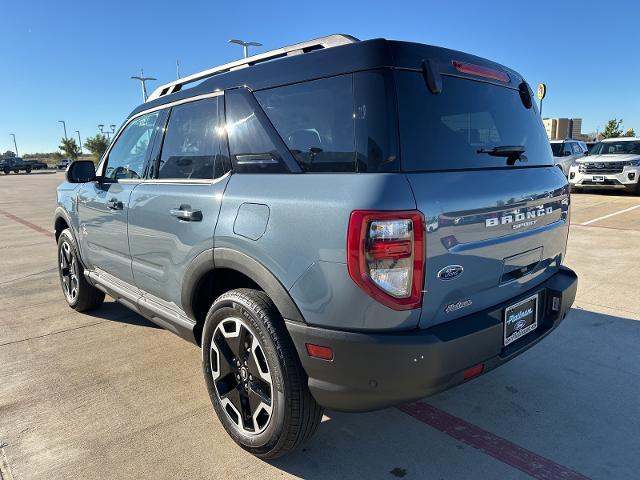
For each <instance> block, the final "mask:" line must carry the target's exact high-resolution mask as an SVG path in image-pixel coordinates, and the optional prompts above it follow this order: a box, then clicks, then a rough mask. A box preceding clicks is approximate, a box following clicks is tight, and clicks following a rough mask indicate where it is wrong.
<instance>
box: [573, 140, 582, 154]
mask: <svg viewBox="0 0 640 480" xmlns="http://www.w3.org/2000/svg"><path fill="white" fill-rule="evenodd" d="M571 149H572V150H573V153H574V154H575V155H580V154H581V153H582V149H581V148H580V145H578V144H577V143H572V144H571Z"/></svg>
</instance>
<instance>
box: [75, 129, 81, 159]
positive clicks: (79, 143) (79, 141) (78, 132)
mask: <svg viewBox="0 0 640 480" xmlns="http://www.w3.org/2000/svg"><path fill="white" fill-rule="evenodd" d="M76 133H77V134H78V145H79V146H80V155H82V140H80V130H76Z"/></svg>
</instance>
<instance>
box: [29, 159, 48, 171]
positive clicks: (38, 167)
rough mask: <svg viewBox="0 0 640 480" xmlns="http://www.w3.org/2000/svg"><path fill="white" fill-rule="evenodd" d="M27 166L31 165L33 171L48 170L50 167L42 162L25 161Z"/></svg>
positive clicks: (35, 160)
mask: <svg viewBox="0 0 640 480" xmlns="http://www.w3.org/2000/svg"><path fill="white" fill-rule="evenodd" d="M23 163H24V164H25V165H31V169H32V170H46V169H47V168H49V166H48V165H47V164H46V163H45V162H43V161H42V160H37V159H34V160H23Z"/></svg>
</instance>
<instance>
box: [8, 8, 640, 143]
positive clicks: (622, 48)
mask: <svg viewBox="0 0 640 480" xmlns="http://www.w3.org/2000/svg"><path fill="white" fill-rule="evenodd" d="M614 4H615V7H614ZM609 6H610V8H609ZM0 12H2V18H3V20H4V21H3V28H2V39H1V40H0V65H1V66H2V69H1V70H0V72H1V74H0V112H1V113H0V151H4V150H7V149H9V148H10V149H13V140H12V139H11V137H10V136H9V133H10V132H11V133H15V134H16V137H17V140H18V148H19V150H20V153H21V154H23V153H29V152H35V151H54V150H56V148H57V145H58V144H59V141H60V138H61V137H62V125H61V124H60V123H58V120H65V121H66V123H67V130H68V133H69V135H72V134H73V135H75V133H74V131H75V130H80V132H81V134H82V137H83V139H84V138H85V137H87V136H92V135H94V134H95V133H96V132H97V125H98V124H99V123H104V124H107V125H108V124H111V123H115V124H117V125H120V123H121V122H122V121H123V120H124V118H125V117H126V116H127V115H128V113H129V112H130V111H131V110H132V109H133V108H134V107H135V106H137V105H138V104H139V103H140V102H141V93H140V85H139V84H138V83H137V82H134V81H133V80H130V79H129V77H130V76H131V75H136V74H137V73H138V72H139V70H140V67H144V69H145V73H146V74H148V75H150V76H154V77H157V78H158V82H152V83H151V84H150V87H151V88H150V90H153V88H154V87H155V86H157V85H159V84H161V83H163V82H167V81H171V80H174V79H175V62H176V59H179V60H180V65H181V72H182V74H183V75H186V74H189V73H193V72H196V71H199V70H202V69H205V68H208V67H211V66H213V65H217V64H221V63H224V62H227V61H230V60H233V59H236V58H238V57H239V56H241V49H240V47H237V46H234V45H228V44H227V40H228V39H230V38H234V37H236V38H244V39H249V40H257V41H260V42H262V43H263V44H264V47H262V48H261V49H258V50H255V51H256V52H258V51H263V50H265V49H270V48H276V47H279V46H282V45H285V44H290V43H295V42H298V41H301V40H305V39H309V38H313V37H318V36H323V35H326V34H329V33H335V32H343V33H350V34H352V35H355V36H357V37H359V38H361V39H368V38H376V37H385V38H393V39H400V40H411V41H417V42H422V43H429V44H433V45H441V46H446V47H449V48H453V49H458V50H462V51H466V52H470V53H473V54H476V55H480V56H483V57H487V58H489V59H492V60H495V61H497V62H500V63H503V64H505V65H508V66H509V67H512V68H514V69H516V70H518V71H519V72H520V73H522V74H523V75H524V76H525V78H527V80H528V81H529V83H530V84H531V85H533V86H535V85H536V84H537V83H538V82H545V83H546V84H547V86H548V96H547V98H546V99H545V102H544V107H543V113H544V115H545V116H562V117H582V118H583V119H584V124H583V132H589V131H592V130H595V129H596V128H600V129H602V126H603V125H604V123H605V122H606V121H607V120H608V119H609V118H612V117H618V118H623V119H624V126H625V127H626V128H628V127H634V128H635V129H636V131H638V130H640V92H638V87H640V61H639V60H638V53H639V50H640V49H639V47H640V37H639V35H638V32H639V29H638V25H639V24H638V22H639V21H640V4H638V3H637V2H635V1H632V0H627V1H623V2H610V3H606V2H597V3H596V2H593V3H591V2H588V1H575V0H572V1H557V0H556V1H554V2H547V1H538V2H513V1H511V2H506V1H505V2H502V1H489V0H485V1H477V0H476V1H467V0H458V1H453V2H447V1H430V0H422V1H417V0H415V1H410V2H402V1H395V2H391V1H386V2H377V1H373V0H369V1H354V0H351V1H345V0H340V1H336V0H323V1H322V2H308V1H297V2H293V1H282V2H277V3H275V2H273V3H272V2H266V1H261V2H253V1H249V0H243V1H234V2H214V1H206V2H196V1H189V0H181V1H179V2H162V1H147V0H145V1H133V0H129V1H120V0H110V1H104V2H88V1H64V0H58V1H55V2H54V1H44V0H37V1H28V0H26V1H11V0H0Z"/></svg>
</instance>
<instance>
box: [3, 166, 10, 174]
mask: <svg viewBox="0 0 640 480" xmlns="http://www.w3.org/2000/svg"><path fill="white" fill-rule="evenodd" d="M2 171H3V172H4V174H5V175H9V172H10V171H11V170H9V167H4V168H3V169H2Z"/></svg>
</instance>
